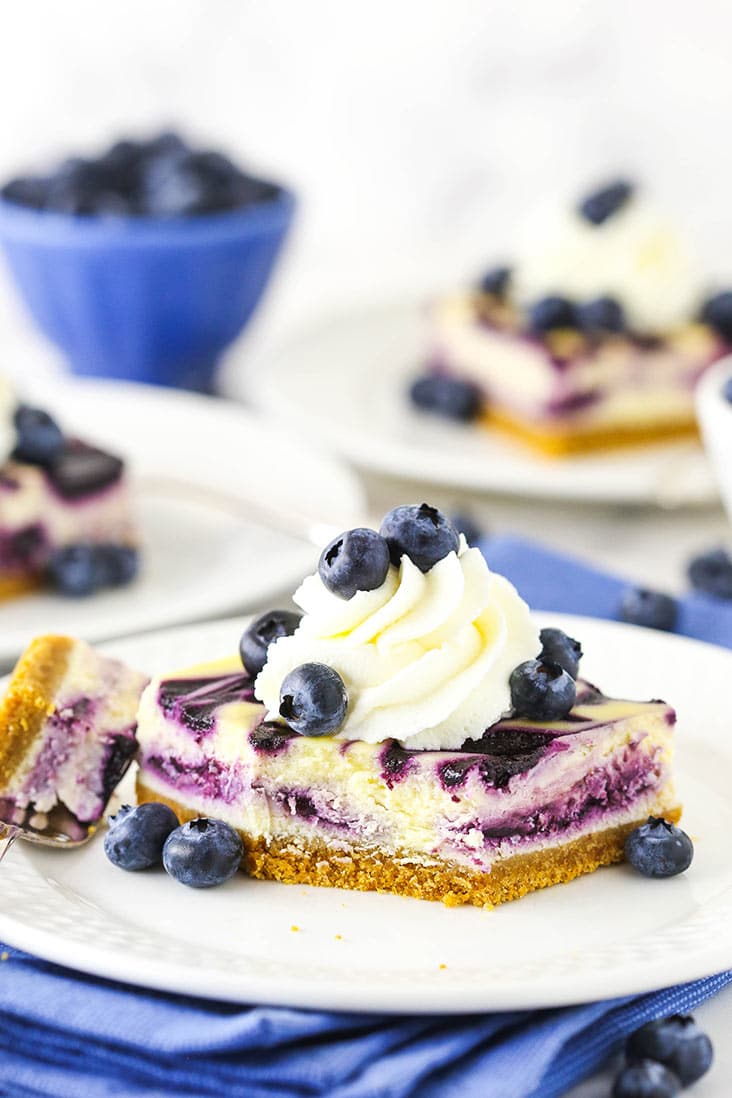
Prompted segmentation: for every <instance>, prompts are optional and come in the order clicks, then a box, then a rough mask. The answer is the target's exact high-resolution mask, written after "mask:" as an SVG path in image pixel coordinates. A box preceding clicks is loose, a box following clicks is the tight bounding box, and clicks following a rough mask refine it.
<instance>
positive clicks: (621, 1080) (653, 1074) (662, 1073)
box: [613, 1060, 681, 1098]
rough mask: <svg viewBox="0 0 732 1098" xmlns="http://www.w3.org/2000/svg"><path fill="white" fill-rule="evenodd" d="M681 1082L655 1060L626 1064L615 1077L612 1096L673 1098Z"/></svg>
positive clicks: (623, 1097) (625, 1097) (619, 1097)
mask: <svg viewBox="0 0 732 1098" xmlns="http://www.w3.org/2000/svg"><path fill="white" fill-rule="evenodd" d="M680 1090H681V1083H680V1081H679V1079H678V1078H677V1076H676V1075H674V1074H673V1072H671V1071H669V1070H668V1068H666V1067H664V1066H663V1064H657V1063H656V1062H655V1060H641V1061H639V1063H637V1064H628V1065H627V1067H624V1068H623V1069H622V1071H621V1072H620V1074H619V1075H618V1076H617V1077H616V1079H615V1082H614V1084H613V1098H675V1096H676V1095H677V1094H678V1093H679V1092H680Z"/></svg>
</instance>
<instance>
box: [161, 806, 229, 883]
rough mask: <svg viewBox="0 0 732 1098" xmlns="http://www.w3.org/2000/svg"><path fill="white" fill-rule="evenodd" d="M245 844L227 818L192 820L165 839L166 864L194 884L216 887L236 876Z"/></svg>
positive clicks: (172, 872) (179, 877)
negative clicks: (226, 821)
mask: <svg viewBox="0 0 732 1098" xmlns="http://www.w3.org/2000/svg"><path fill="white" fill-rule="evenodd" d="M243 854H244V847H243V844H242V841H241V839H240V837H239V834H238V832H236V831H235V830H234V828H233V827H231V826H230V825H229V824H227V823H224V821H223V820H208V819H200V820H191V821H190V822H189V823H186V824H183V826H182V827H177V828H176V829H175V831H173V832H171V834H170V835H169V836H168V838H167V839H166V840H165V846H164V847H163V866H164V867H165V870H166V872H167V873H169V874H170V876H171V877H174V878H175V880H176V881H180V883H181V884H184V885H188V886H189V887H190V888H212V887H213V886H214V885H220V884H223V883H224V882H225V881H228V880H229V879H230V878H231V877H233V876H234V874H235V873H236V871H237V869H238V868H239V865H240V863H241V859H242V856H243Z"/></svg>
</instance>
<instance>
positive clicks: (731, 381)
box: [722, 377, 732, 404]
mask: <svg viewBox="0 0 732 1098" xmlns="http://www.w3.org/2000/svg"><path fill="white" fill-rule="evenodd" d="M722 396H723V397H724V399H725V400H726V401H727V403H728V404H732V377H728V378H727V380H726V381H725V383H724V385H723V386H722Z"/></svg>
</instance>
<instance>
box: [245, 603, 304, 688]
mask: <svg viewBox="0 0 732 1098" xmlns="http://www.w3.org/2000/svg"><path fill="white" fill-rule="evenodd" d="M301 617H302V615H301V614H296V613H295V612H294V611H293V610H267V611H266V613H264V614H260V616H259V617H258V618H255V619H254V621H253V622H252V623H251V625H250V626H249V627H248V628H247V629H245V631H244V633H243V634H242V638H241V640H240V642H239V654H240V656H241V662H242V663H243V664H244V667H245V668H246V669H247V671H248V672H249V674H250V675H251V676H252V678H255V677H256V676H257V675H258V674H259V672H260V671H261V670H262V668H263V667H264V665H265V663H266V661H267V652H268V651H269V646H270V645H271V644H273V643H274V642H275V641H276V640H277V639H278V637H289V636H291V634H292V633H294V632H295V630H296V629H297V627H298V625H299V624H300V620H301Z"/></svg>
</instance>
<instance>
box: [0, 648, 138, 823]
mask: <svg viewBox="0 0 732 1098" xmlns="http://www.w3.org/2000/svg"><path fill="white" fill-rule="evenodd" d="M147 681H148V680H147V676H145V675H143V674H141V673H140V672H138V671H133V670H131V669H130V668H128V667H126V666H125V664H123V663H120V662H119V661H118V660H114V659H110V658H108V657H106V656H102V655H100V654H99V653H98V652H95V651H94V650H93V649H92V648H90V647H89V645H87V644H85V643H84V642H83V641H79V640H74V639H73V638H71V637H64V636H45V637H38V638H37V639H36V640H34V641H33V642H32V643H31V644H30V645H29V647H28V648H27V649H26V651H25V652H24V653H23V655H22V656H21V658H20V660H19V661H18V663H17V665H16V667H15V670H14V672H13V675H12V677H11V680H10V683H9V686H8V689H7V692H6V694H5V697H4V698H3V699H2V701H1V702H0V820H2V821H3V822H4V823H17V824H24V825H29V826H31V827H33V828H35V829H36V830H40V831H42V830H43V829H44V828H46V827H51V828H53V829H55V830H57V831H61V832H64V833H65V834H67V835H69V837H70V838H82V837H83V836H84V835H85V834H86V832H87V831H88V829H89V828H90V827H91V826H92V825H93V824H95V823H97V822H98V821H99V820H100V819H101V817H102V814H103V813H104V809H105V808H106V805H107V802H108V800H109V798H110V796H111V794H112V792H113V791H114V789H115V787H116V786H117V784H118V783H119V781H120V779H121V777H122V776H123V774H124V773H125V771H126V770H127V768H128V766H129V764H130V762H131V761H132V758H133V756H134V754H135V751H136V750H137V740H136V738H135V731H136V728H137V707H138V705H139V702H140V696H141V694H142V691H143V689H144V687H145V685H146V683H147Z"/></svg>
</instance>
